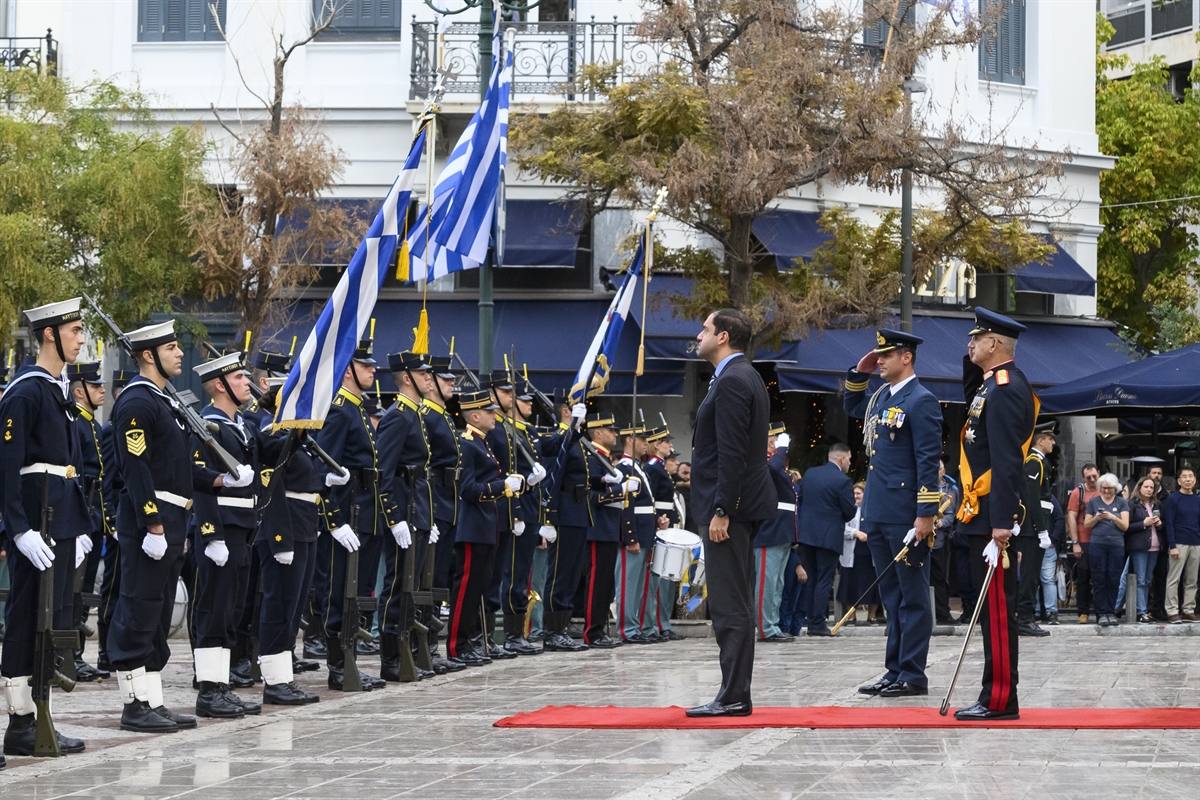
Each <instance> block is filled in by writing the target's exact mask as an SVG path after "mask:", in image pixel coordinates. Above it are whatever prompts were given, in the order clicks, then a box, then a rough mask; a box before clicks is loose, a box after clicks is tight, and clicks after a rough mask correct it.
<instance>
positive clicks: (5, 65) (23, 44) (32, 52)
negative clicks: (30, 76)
mask: <svg viewBox="0 0 1200 800" xmlns="http://www.w3.org/2000/svg"><path fill="white" fill-rule="evenodd" d="M28 67H32V68H33V69H36V70H37V71H38V72H43V71H44V72H45V73H46V74H47V75H56V74H58V40H57V39H55V38H54V35H53V34H52V33H51V31H50V29H49V28H47V29H46V35H45V36H43V37H42V38H40V39H39V38H35V37H33V36H28V37H19V36H18V37H9V38H6V37H0V69H5V70H8V71H10V72H11V71H13V70H17V69H25V68H28Z"/></svg>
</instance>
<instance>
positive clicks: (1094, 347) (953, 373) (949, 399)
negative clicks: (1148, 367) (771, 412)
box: [776, 316, 1129, 403]
mask: <svg viewBox="0 0 1200 800" xmlns="http://www.w3.org/2000/svg"><path fill="white" fill-rule="evenodd" d="M973 324H974V323H973V320H972V319H971V318H967V317H928V316H917V317H914V319H913V333H915V334H916V335H917V336H920V337H921V338H923V339H924V340H925V342H924V344H922V345H921V346H920V347H919V348H918V349H917V366H916V371H917V377H918V378H920V380H921V383H922V384H923V385H924V386H925V387H926V388H927V389H929V390H930V391H931V392H933V394H934V395H935V396H936V397H937V398H938V399H939V400H941V401H942V402H945V403H962V402H964V400H963V390H962V359H963V356H964V355H966V352H967V340H968V339H969V338H970V337H969V336H968V332H969V331H970V330H971V328H972V327H973ZM1025 324H1026V325H1027V327H1028V330H1027V331H1026V332H1025V333H1023V334H1021V340H1020V343H1019V344H1018V346H1017V365H1018V366H1020V367H1021V370H1022V371H1023V372H1024V373H1025V376H1026V377H1027V378H1029V381H1030V383H1032V384H1033V386H1034V388H1035V389H1037V390H1039V395H1041V390H1043V389H1046V388H1047V387H1051V386H1056V385H1058V384H1060V383H1063V382H1065V381H1070V380H1073V379H1076V378H1080V377H1084V376H1090V375H1097V374H1101V373H1104V372H1107V371H1109V370H1112V369H1115V368H1117V367H1120V366H1122V365H1124V364H1126V363H1127V362H1128V361H1129V356H1128V355H1127V354H1126V351H1125V350H1124V348H1123V346H1122V342H1121V340H1120V339H1119V338H1118V337H1117V336H1116V334H1115V333H1113V331H1112V329H1110V328H1105V327H1101V326H1097V325H1072V324H1063V323H1052V322H1030V323H1025ZM880 327H892V328H897V327H899V323H898V321H897V320H895V319H890V320H888V321H887V322H886V323H884V324H883V325H881V326H880ZM874 347H875V330H874V328H860V329H855V330H826V331H824V332H822V333H820V334H814V335H813V336H811V337H810V338H808V339H805V340H804V341H802V342H797V343H796V347H795V350H794V351H793V352H794V353H795V361H796V363H795V364H778V365H777V366H776V370H777V373H778V375H779V388H780V390H781V391H792V392H826V393H836V392H837V391H839V390H840V387H841V382H842V381H843V380H844V379H845V376H846V369H847V368H849V367H852V366H854V365H855V364H856V363H858V360H859V359H860V358H862V356H863V355H864V354H865V353H867V352H868V351H869V350H871V349H873V348H874Z"/></svg>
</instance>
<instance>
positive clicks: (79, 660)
mask: <svg viewBox="0 0 1200 800" xmlns="http://www.w3.org/2000/svg"><path fill="white" fill-rule="evenodd" d="M107 677H109V673H107V672H101V671H100V670H98V669H96V668H95V667H93V666H92V665H91V664H89V663H87V662H86V661H84V660H83V656H82V655H81V654H79V655H76V656H75V682H76V683H95V682H96V681H98V680H100V679H101V678H107Z"/></svg>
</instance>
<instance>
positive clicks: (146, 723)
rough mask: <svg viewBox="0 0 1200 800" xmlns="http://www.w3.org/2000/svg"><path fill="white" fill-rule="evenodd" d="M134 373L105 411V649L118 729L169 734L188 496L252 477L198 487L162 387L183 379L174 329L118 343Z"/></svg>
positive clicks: (185, 722)
mask: <svg viewBox="0 0 1200 800" xmlns="http://www.w3.org/2000/svg"><path fill="white" fill-rule="evenodd" d="M126 338H127V339H128V340H129V344H130V347H131V350H132V354H133V359H134V360H135V361H136V362H137V365H138V375H137V377H135V378H133V380H131V381H130V382H129V385H128V386H126V387H125V389H124V391H122V392H121V396H120V397H118V398H117V402H116V405H114V406H113V418H112V425H113V436H114V443H115V446H114V448H113V450H114V453H115V462H116V464H115V466H116V467H117V469H118V470H119V471H120V479H121V483H122V486H121V494H120V497H119V498H118V500H117V534H118V536H119V537H120V541H121V544H122V549H121V559H120V565H121V594H120V598H119V599H118V600H117V607H116V610H115V611H114V612H113V619H112V625H111V626H110V628H109V636H108V651H109V659H110V660H111V661H112V665H113V668H114V669H116V670H117V683H118V686H119V687H120V691H121V699H122V700H123V701H124V704H125V708H124V711H123V712H122V713H121V729H122V730H128V731H137V732H141V733H169V732H173V731H176V730H178V729H179V728H192V727H195V725H196V719H195V717H190V716H184V715H182V714H176V713H175V712H173V711H171V710H170V709H169V708H167V707H166V706H165V705H164V704H163V692H162V675H161V671H162V668H163V667H165V666H166V664H167V660H168V659H169V658H170V657H171V649H170V647H169V646H168V645H167V632H168V630H169V629H170V625H171V614H172V612H173V611H174V608H175V588H176V584H177V583H178V582H179V573H180V572H181V571H182V569H183V548H184V541H185V540H186V539H187V521H188V511H189V510H190V509H191V507H192V496H193V489H194V488H197V489H200V490H202V491H212V490H213V489H215V488H218V487H221V486H227V485H233V484H239V485H241V486H245V485H246V484H248V483H249V482H250V478H251V477H253V471H252V470H251V468H250V467H249V466H248V465H246V464H240V465H239V469H238V473H239V474H237V475H233V474H230V473H224V474H222V475H218V476H216V477H215V478H212V479H211V481H209V482H208V483H207V485H205V483H204V481H205V477H204V475H203V474H201V473H200V471H199V470H200V468H199V467H198V466H196V465H195V464H194V463H193V460H194V459H193V458H192V457H191V456H192V452H193V451H192V449H191V448H189V447H188V439H187V432H186V430H185V428H184V425H183V423H181V422H180V421H179V419H178V417H177V414H178V413H179V411H178V410H177V409H176V407H175V404H174V400H172V399H171V397H170V396H169V395H168V394H166V393H165V392H164V391H163V389H164V387H165V386H166V384H167V382H168V381H170V380H171V379H172V378H174V377H177V376H178V375H179V374H180V373H181V372H182V371H183V350H182V349H180V347H179V344H178V342H177V341H176V338H175V323H174V322H173V321H167V322H161V323H156V324H154V325H147V326H145V327H143V328H138V329H137V330H135V331H132V332H130V333H129V334H127V335H126Z"/></svg>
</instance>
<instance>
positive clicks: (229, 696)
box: [225, 686, 262, 717]
mask: <svg viewBox="0 0 1200 800" xmlns="http://www.w3.org/2000/svg"><path fill="white" fill-rule="evenodd" d="M225 699H226V700H228V701H229V702H231V703H233V704H235V705H239V706H241V707H242V711H243V712H244V713H246V714H247V715H248V716H251V717H256V716H258V715H259V714H261V713H262V705H260V704H259V703H256V702H254V701H253V700H245V699H243V698H241V697H238V696H237V695H236V694H234V693H233V692H231V691H230V690H229V687H228V686H226V687H225Z"/></svg>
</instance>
